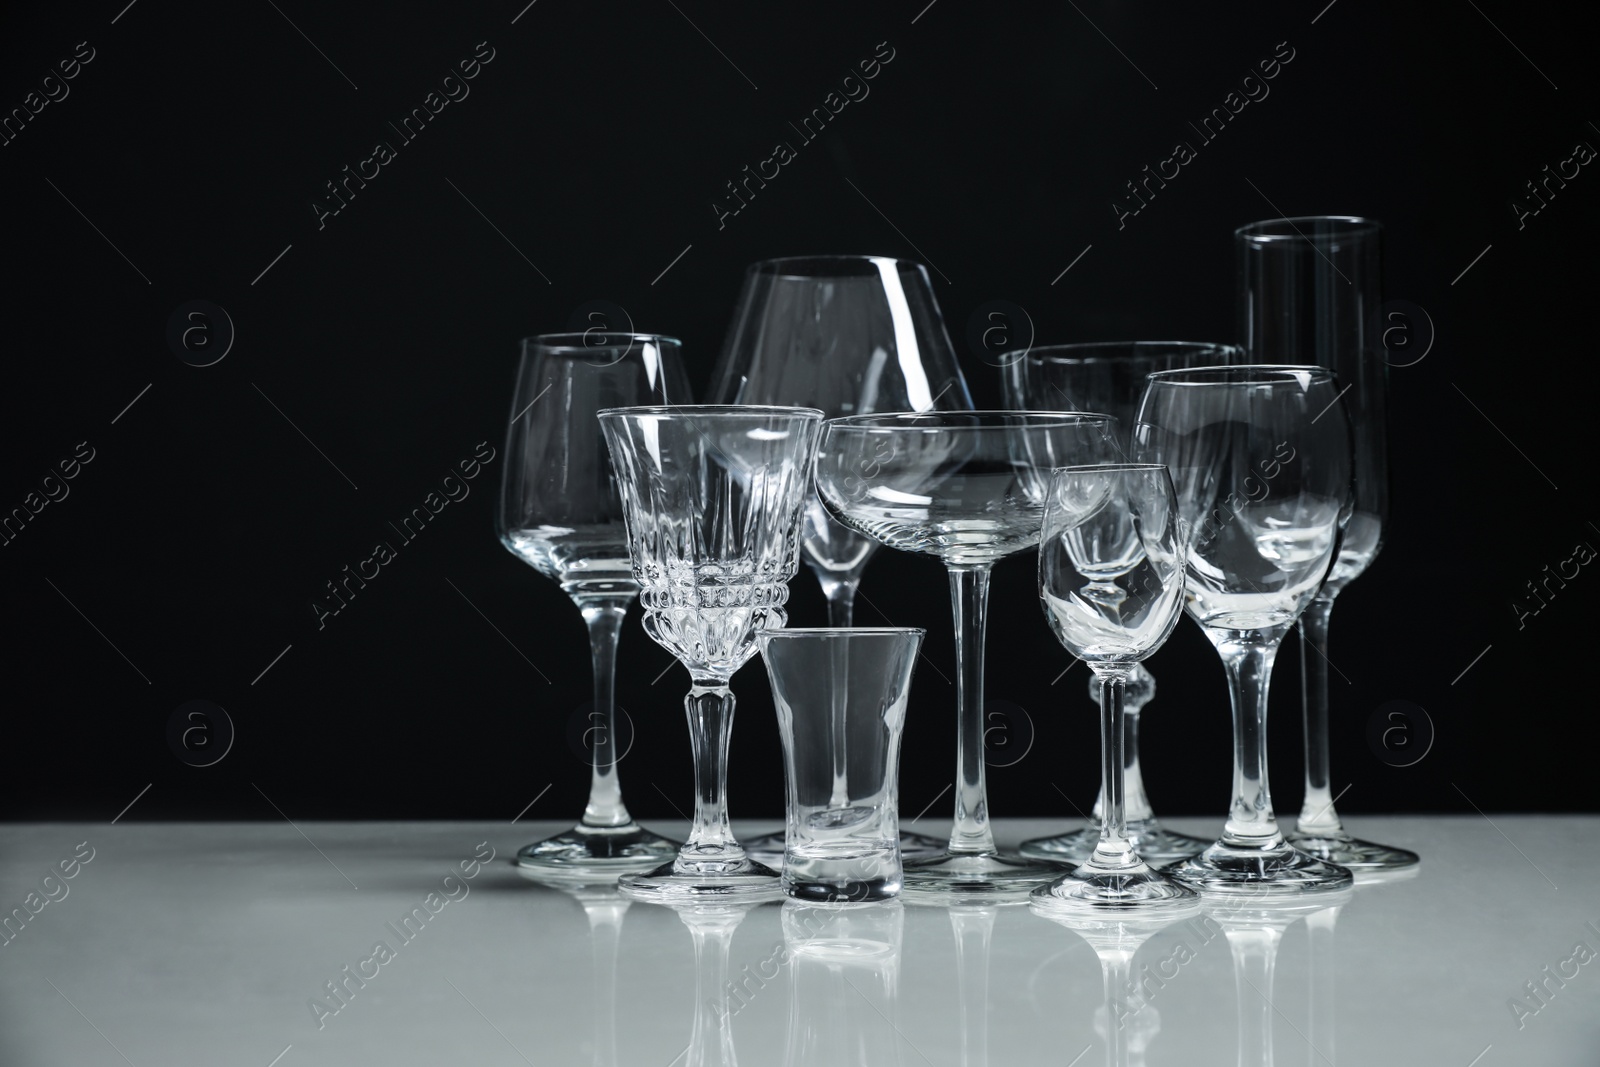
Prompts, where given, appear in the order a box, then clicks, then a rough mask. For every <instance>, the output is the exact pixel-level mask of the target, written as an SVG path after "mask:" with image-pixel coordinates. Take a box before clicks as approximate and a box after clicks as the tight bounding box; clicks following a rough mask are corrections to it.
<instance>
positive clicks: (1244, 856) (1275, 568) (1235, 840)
mask: <svg viewBox="0 0 1600 1067" xmlns="http://www.w3.org/2000/svg"><path fill="white" fill-rule="evenodd" d="M1339 388H1340V387H1339V385H1338V383H1337V382H1336V381H1335V379H1334V377H1333V375H1332V374H1331V373H1330V372H1329V371H1327V370H1324V369H1323V368H1321V367H1260V366H1240V367H1213V368H1198V369H1193V370H1179V371H1164V372H1162V373H1159V374H1153V375H1151V376H1150V384H1149V386H1148V387H1147V388H1146V390H1145V396H1144V401H1143V402H1142V404H1141V405H1140V408H1139V416H1138V421H1137V426H1136V429H1135V436H1134V444H1135V451H1136V452H1137V453H1138V455H1139V458H1140V459H1141V460H1144V461H1147V462H1152V463H1163V464H1165V465H1166V466H1167V468H1168V470H1169V472H1170V473H1171V475H1172V480H1173V483H1174V485H1175V486H1176V488H1177V493H1178V506H1179V510H1180V512H1181V514H1182V518H1183V520H1184V522H1185V524H1186V529H1185V534H1186V536H1185V541H1186V546H1187V556H1188V573H1187V576H1186V580H1185V589H1186V593H1185V597H1186V603H1185V609H1186V610H1187V611H1188V612H1189V614H1190V615H1191V616H1192V617H1193V618H1194V620H1195V621H1196V622H1198V623H1199V624H1200V627H1201V629H1202V630H1203V631H1204V632H1205V634H1206V636H1207V637H1208V638H1209V639H1210V640H1211V643H1212V644H1213V645H1215V646H1216V648H1217V651H1218V653H1219V654H1220V655H1221V657H1222V663H1223V667H1224V668H1225V669H1226V671H1227V675H1228V680H1229V684H1230V687H1231V689H1232V694H1233V724H1234V754H1233V764H1234V766H1233V804H1232V807H1231V810H1230V812H1229V816H1228V820H1227V822H1226V824H1225V825H1224V827H1223V831H1222V836H1221V838H1219V839H1218V841H1217V842H1216V843H1215V844H1213V845H1211V846H1210V847H1209V848H1207V849H1206V850H1205V851H1204V852H1202V853H1200V854H1199V855H1198V856H1192V857H1190V858H1189V859H1187V860H1183V861H1181V862H1180V863H1178V864H1177V865H1175V866H1173V867H1171V868H1169V870H1171V872H1172V873H1173V874H1174V876H1175V877H1178V878H1180V879H1182V880H1183V881H1185V882H1188V883H1189V884H1191V885H1194V886H1195V887H1197V888H1200V889H1203V890H1207V891H1211V892H1216V893H1237V892H1251V893H1255V894H1258V895H1260V894H1267V895H1270V894H1272V893H1274V892H1275V893H1279V894H1283V895H1297V894H1302V893H1311V892H1318V891H1331V890H1338V889H1343V888H1346V887H1348V886H1349V885H1350V881H1351V877H1350V872H1349V871H1348V870H1347V869H1346V868H1344V867H1340V866H1338V865H1337V864H1333V863H1328V862H1327V861H1324V860H1320V859H1317V858H1316V857H1314V856H1311V855H1309V854H1308V853H1305V852H1301V851H1299V850H1298V849H1296V848H1294V847H1293V846H1292V845H1290V844H1289V843H1288V842H1286V841H1285V840H1284V837H1283V834H1282V833H1280V832H1279V830H1278V823H1277V819H1276V817H1275V815H1274V814H1273V810H1272V790H1271V787H1270V785H1269V783H1268V778H1267V744H1266V738H1267V686H1268V683H1269V681H1270V678H1271V673H1272V661H1273V658H1274V657H1275V656H1276V655H1277V652H1278V646H1279V644H1280V643H1281V642H1282V641H1283V636H1284V635H1285V634H1286V633H1288V631H1289V628H1290V627H1291V626H1293V625H1294V622H1295V619H1297V618H1298V617H1299V615H1300V613H1301V612H1302V611H1303V610H1305V608H1306V605H1308V604H1309V603H1310V602H1311V600H1312V598H1313V597H1315V596H1316V595H1317V591H1318V590H1319V589H1320V588H1321V587H1322V582H1323V579H1324V578H1325V577H1327V573H1328V568H1329V567H1330V566H1331V565H1332V563H1333V560H1334V556H1335V554H1336V552H1337V550H1338V538H1339V534H1340V531H1341V529H1342V527H1343V525H1344V523H1345V520H1346V519H1348V517H1349V513H1350V429H1349V423H1348V420H1347V419H1346V417H1345V413H1344V409H1343V407H1342V406H1341V403H1342V402H1341V401H1340V399H1339Z"/></svg>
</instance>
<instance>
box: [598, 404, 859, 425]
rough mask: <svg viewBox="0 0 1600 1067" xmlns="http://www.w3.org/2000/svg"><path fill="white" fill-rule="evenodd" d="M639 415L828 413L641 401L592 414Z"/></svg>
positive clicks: (800, 416) (813, 415)
mask: <svg viewBox="0 0 1600 1067" xmlns="http://www.w3.org/2000/svg"><path fill="white" fill-rule="evenodd" d="M640 415H657V416H661V415H683V416H686V417H688V416H697V417H700V418H707V417H716V416H725V415H742V416H745V417H749V418H756V417H762V416H765V417H768V418H771V417H774V416H777V417H780V418H794V419H802V420H806V419H813V418H814V419H815V420H816V421H818V422H820V421H822V420H823V419H825V418H826V417H827V412H825V411H823V410H822V409H821V408H807V407H793V406H789V405H784V404H640V405H637V406H631V407H615V408H601V409H600V411H599V412H598V413H597V414H596V416H595V417H596V418H601V419H624V418H628V417H630V416H640Z"/></svg>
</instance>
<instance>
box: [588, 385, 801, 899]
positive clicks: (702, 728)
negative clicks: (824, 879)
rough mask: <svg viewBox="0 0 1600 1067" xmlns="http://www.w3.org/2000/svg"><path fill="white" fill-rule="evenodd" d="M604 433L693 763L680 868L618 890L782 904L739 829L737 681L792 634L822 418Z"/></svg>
mask: <svg viewBox="0 0 1600 1067" xmlns="http://www.w3.org/2000/svg"><path fill="white" fill-rule="evenodd" d="M600 425H601V428H602V429H603V430H604V431H605V435H606V443H607V444H608V445H609V446H610V448H611V460H612V466H613V467H614V468H615V470H616V472H617V481H618V483H619V484H620V485H621V489H622V502H623V515H624V517H625V519H626V521H627V529H628V552H629V555H630V557H631V560H632V568H633V575H634V578H635V579H636V580H637V581H638V582H639V585H640V587H641V590H642V592H641V596H640V600H641V602H642V603H643V605H644V609H645V618H644V627H645V632H646V633H648V634H649V635H650V636H651V637H652V638H654V639H655V641H656V642H657V643H658V644H660V645H661V646H662V647H663V648H665V649H666V650H667V651H669V652H671V653H672V654H673V655H674V656H676V657H678V660H679V662H681V663H682V664H683V665H684V667H686V668H687V669H688V671H689V677H690V679H691V686H690V689H689V695H688V697H687V698H685V701H684V707H685V709H686V710H687V712H688V715H689V732H690V736H691V739H692V742H693V745H694V760H695V763H694V779H695V807H694V824H693V828H692V830H691V832H690V835H689V840H688V841H687V842H685V843H684V846H683V847H682V848H681V849H679V850H678V855H677V857H676V858H675V859H674V860H673V861H672V862H670V863H667V864H665V865H663V866H661V867H659V868H657V869H656V870H654V871H651V872H650V873H648V874H641V875H629V876H627V877H625V878H622V879H621V880H619V882H618V883H617V884H618V887H619V888H620V889H621V890H622V892H624V893H627V894H629V895H631V896H634V897H638V898H640V899H645V900H652V901H658V902H684V901H695V900H736V901H742V900H760V899H764V898H767V897H775V896H777V895H779V892H780V891H779V887H778V876H777V874H776V872H774V871H772V870H771V869H769V868H767V867H765V866H763V865H762V864H760V863H757V862H755V861H754V860H752V859H750V858H749V857H748V856H746V855H745V851H744V849H743V848H742V847H740V845H739V842H738V841H737V840H735V838H734V836H733V831H732V830H731V829H730V827H729V825H728V762H727V761H728V733H729V731H730V729H731V728H732V724H733V705H734V702H733V694H732V693H731V692H730V691H729V689H728V680H729V679H730V678H731V677H733V673H734V672H735V671H737V670H738V669H739V668H740V667H742V666H744V664H745V661H747V660H748V659H749V658H750V657H751V656H752V655H754V654H755V651H756V639H757V637H758V636H759V635H760V632H761V631H762V630H763V629H766V628H768V627H779V626H782V625H783V623H784V620H785V614H784V610H783V605H784V603H785V602H786V601H787V600H788V598H789V587H788V585H787V584H786V583H787V582H788V580H789V579H790V578H792V577H794V573H795V570H796V568H797V567H798V566H799V562H798V546H797V544H796V542H797V540H798V536H799V527H800V509H801V507H802V506H803V505H804V503H805V497H806V494H807V493H808V492H809V491H810V487H811V473H812V467H813V464H814V462H815V457H816V445H817V435H818V432H819V430H820V428H821V425H822V412H820V411H817V410H815V409H813V408H782V407H733V406H719V405H703V406H698V407H636V408H621V409H613V410H610V411H602V412H601V413H600Z"/></svg>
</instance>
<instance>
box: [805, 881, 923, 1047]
mask: <svg viewBox="0 0 1600 1067" xmlns="http://www.w3.org/2000/svg"><path fill="white" fill-rule="evenodd" d="M782 925H783V945H784V948H785V949H787V950H788V954H789V967H790V974H789V1040H788V1047H787V1049H786V1050H785V1055H784V1059H783V1064H784V1067H896V1065H898V1064H901V1063H903V1062H904V1058H903V1057H902V1055H901V1051H900V1046H901V1044H902V1042H903V1041H904V1038H902V1037H901V1036H900V1031H899V1029H898V1024H897V1022H896V1018H897V1017H898V1015H899V997H900V949H901V943H902V941H903V940H904V929H905V907H904V906H903V905H902V904H900V903H899V902H898V901H887V902H884V903H878V904H853V905H852V904H844V905H837V904H836V905H828V906H818V905H810V904H804V903H801V902H800V901H795V900H790V901H786V902H785V903H784V905H783V917H782Z"/></svg>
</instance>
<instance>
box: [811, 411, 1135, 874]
mask: <svg viewBox="0 0 1600 1067" xmlns="http://www.w3.org/2000/svg"><path fill="white" fill-rule="evenodd" d="M1113 422H1114V420H1113V419H1112V418H1111V416H1109V415H1100V414H1086V413H1081V412H1080V413H1065V412H1018V411H982V412H931V413H926V414H898V415H888V414H886V415H856V416H852V417H850V418H844V419H833V420H830V421H829V422H828V425H827V430H826V432H825V434H824V438H823V444H822V447H821V450H820V451H819V453H818V460H817V490H818V492H819V493H820V494H821V496H822V500H823V502H824V503H825V504H827V506H828V508H829V509H830V510H831V511H832V512H833V513H834V514H835V515H836V516H838V518H839V519H840V521H841V522H843V523H844V524H845V525H846V526H849V527H851V528H852V529H855V530H858V531H860V532H861V533H864V534H866V535H867V536H869V537H872V538H874V539H876V540H878V541H881V542H882V543H884V544H886V545H889V546H890V547H892V548H899V549H902V550H904V551H909V552H917V553H921V554H924V555H931V556H935V557H937V558H939V559H940V560H942V561H943V562H944V564H945V567H946V569H947V570H948V571H949V576H950V597H951V603H952V607H953V609H954V612H955V623H956V634H957V637H956V675H957V679H958V683H957V691H956V719H957V735H956V738H957V740H956V789H955V794H956V817H955V827H954V829H953V831H952V833H951V836H950V843H949V846H948V847H947V848H946V850H945V851H944V852H943V853H942V854H941V855H939V856H937V857H933V858H929V859H923V860H917V861H912V862H908V863H907V864H906V865H905V882H904V890H903V892H904V893H905V894H906V895H907V896H908V897H910V896H915V895H919V894H920V895H924V896H938V897H944V898H966V899H968V900H969V902H973V901H976V900H977V899H979V898H982V899H993V900H995V901H997V902H998V901H1004V900H1015V899H1022V898H1024V897H1026V895H1027V893H1028V892H1029V891H1030V890H1032V889H1033V887H1034V886H1036V885H1039V884H1040V883H1042V882H1047V881H1049V880H1051V879H1052V878H1054V877H1055V876H1056V875H1057V874H1059V873H1061V868H1060V867H1059V866H1058V865H1056V864H1052V863H1049V862H1046V861H1039V860H1025V859H1022V858H1021V857H1017V856H1003V855H1001V854H1000V852H999V850H998V849H997V848H996V847H995V843H994V833H993V831H992V829H991V828H990V825H989V808H988V801H987V798H986V795H985V794H986V789H985V782H984V762H983V726H984V716H983V649H984V635H985V630H986V614H987V611H988V601H989V571H990V569H991V568H992V567H993V566H994V564H995V563H996V562H998V561H999V560H1001V559H1003V558H1005V557H1006V556H1009V555H1013V554H1015V553H1018V552H1024V551H1026V550H1028V549H1030V548H1032V547H1033V546H1034V545H1036V544H1038V541H1039V524H1040V522H1041V521H1042V517H1043V512H1044V500H1045V482H1046V480H1047V477H1048V473H1049V471H1050V470H1051V469H1052V468H1054V467H1062V466H1068V465H1071V464H1075V463H1089V462H1104V461H1107V460H1109V459H1111V458H1113V457H1112V455H1111V453H1112V450H1113V444H1112V435H1113V433H1114V430H1113Z"/></svg>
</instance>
